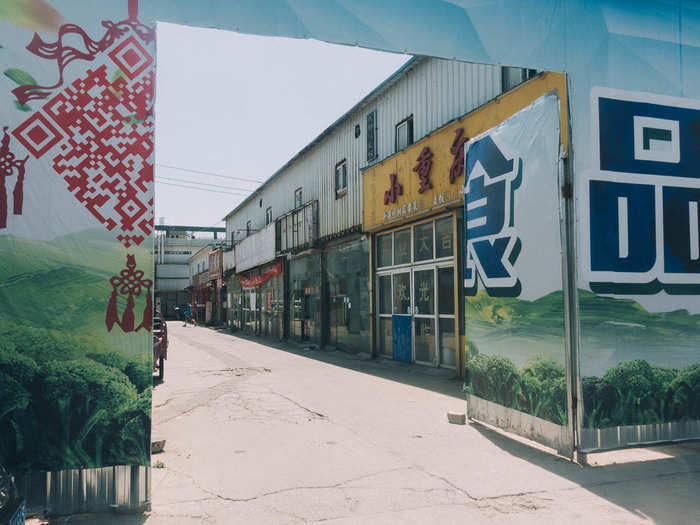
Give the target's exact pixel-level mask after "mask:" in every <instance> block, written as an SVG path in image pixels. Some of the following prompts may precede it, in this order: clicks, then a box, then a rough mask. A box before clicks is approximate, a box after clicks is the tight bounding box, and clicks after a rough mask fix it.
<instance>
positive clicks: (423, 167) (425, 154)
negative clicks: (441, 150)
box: [413, 146, 433, 193]
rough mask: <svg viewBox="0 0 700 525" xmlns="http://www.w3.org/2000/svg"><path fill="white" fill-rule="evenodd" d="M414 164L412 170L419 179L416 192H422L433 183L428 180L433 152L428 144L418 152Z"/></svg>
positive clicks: (430, 187)
mask: <svg viewBox="0 0 700 525" xmlns="http://www.w3.org/2000/svg"><path fill="white" fill-rule="evenodd" d="M416 162H417V163H418V164H416V165H415V166H414V167H413V171H415V172H416V173H417V174H418V178H419V179H420V187H419V188H418V193H423V192H425V191H427V190H429V189H432V187H433V183H432V182H430V178H429V177H430V169H431V168H432V167H433V152H432V151H430V148H429V147H428V146H426V147H424V148H423V151H421V152H420V155H418V158H417V159H416Z"/></svg>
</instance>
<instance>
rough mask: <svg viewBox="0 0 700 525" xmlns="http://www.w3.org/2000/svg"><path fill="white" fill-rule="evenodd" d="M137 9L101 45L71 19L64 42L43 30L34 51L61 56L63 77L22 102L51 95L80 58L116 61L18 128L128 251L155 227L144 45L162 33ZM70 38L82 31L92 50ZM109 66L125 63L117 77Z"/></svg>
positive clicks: (149, 73) (149, 72) (150, 85)
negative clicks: (47, 38)
mask: <svg viewBox="0 0 700 525" xmlns="http://www.w3.org/2000/svg"><path fill="white" fill-rule="evenodd" d="M136 7H137V4H136V2H135V1H134V0H130V2H129V16H130V18H129V19H128V20H125V21H123V22H119V23H116V24H115V23H112V22H103V26H104V27H105V28H106V29H107V31H106V33H105V35H104V37H103V38H102V39H101V40H100V41H98V42H96V41H93V40H91V39H89V37H87V35H86V34H85V32H84V31H83V30H82V29H80V28H79V27H77V26H74V25H71V24H66V25H65V26H63V27H61V29H60V30H59V40H58V42H57V43H56V44H46V43H45V42H43V41H41V39H40V38H39V37H38V36H36V35H35V37H34V40H33V41H32V44H30V46H28V49H29V50H30V51H32V52H33V53H35V54H36V55H38V56H40V57H43V58H50V59H55V60H56V61H57V62H58V67H59V72H60V79H59V83H58V84H56V85H55V86H51V87H41V86H23V87H26V88H31V89H29V90H28V91H26V93H25V92H22V93H19V92H18V93H15V94H16V95H17V97H18V99H19V100H20V101H25V100H31V99H36V98H48V97H49V95H50V92H49V90H51V89H54V88H56V87H59V86H61V85H62V84H63V70H64V68H65V66H66V65H67V64H68V63H69V62H71V61H73V60H77V59H83V60H95V59H96V58H97V56H98V55H100V54H102V55H104V56H102V57H101V58H102V59H105V58H106V59H108V60H109V62H108V63H107V64H102V65H100V66H97V65H96V67H95V68H94V69H89V70H87V71H86V72H85V74H84V75H83V76H82V77H80V78H78V79H76V80H75V81H73V82H72V83H71V84H70V85H68V86H67V87H65V88H64V89H63V90H62V91H61V92H59V93H58V94H56V95H55V96H54V97H52V98H51V99H50V100H49V101H48V102H46V103H45V104H44V106H43V107H42V108H41V110H39V111H36V112H35V113H34V114H33V115H32V116H31V117H30V118H28V119H27V120H26V121H25V122H23V123H22V124H20V126H19V127H17V128H16V129H15V130H13V131H12V134H13V136H14V137H15V138H17V140H18V141H19V142H21V143H22V144H23V145H24V147H25V148H27V150H28V151H29V152H30V153H31V154H32V155H33V156H34V157H36V158H44V157H49V159H48V161H49V163H50V165H51V166H52V167H53V169H54V171H55V172H56V173H57V174H59V175H61V176H63V179H64V180H65V182H66V183H67V189H68V191H70V192H71V193H72V194H73V196H74V197H75V198H76V199H77V200H78V201H79V202H80V203H81V204H82V205H83V206H85V207H86V208H87V209H88V210H89V211H90V213H91V214H92V215H93V216H94V217H95V218H96V219H97V220H99V221H100V222H101V223H102V224H103V225H104V226H105V227H106V228H107V229H108V230H110V231H112V230H115V229H117V231H118V232H119V235H117V239H118V240H119V241H120V242H122V243H123V244H124V246H126V247H127V248H128V247H129V246H131V245H133V244H136V245H138V244H141V243H142V242H143V241H144V239H145V238H146V237H147V236H149V235H150V234H151V232H152V230H153V197H152V193H153V161H152V155H153V121H154V119H153V110H152V108H153V95H154V87H155V75H154V72H153V68H152V67H151V66H152V64H153V57H152V56H151V54H150V53H149V51H148V50H147V49H146V48H145V47H144V45H142V43H141V42H143V43H144V44H148V43H150V42H152V41H153V38H154V32H153V30H152V29H149V28H147V27H146V26H143V25H142V24H140V23H139V22H138V21H137V20H136V11H137V10H136ZM127 33H132V34H129V35H128V36H127ZM66 35H78V36H80V37H81V38H82V41H83V43H84V45H85V47H86V51H84V52H82V51H81V52H79V51H77V50H76V49H75V48H73V47H67V46H65V45H64V44H63V38H64V36H66ZM140 41H141V42H140ZM108 65H109V66H110V69H111V70H114V69H115V68H114V66H116V68H118V69H117V74H114V75H112V76H111V79H110V78H108V75H109V74H108ZM15 91H17V90H15ZM13 93H14V91H13ZM23 93H24V94H23Z"/></svg>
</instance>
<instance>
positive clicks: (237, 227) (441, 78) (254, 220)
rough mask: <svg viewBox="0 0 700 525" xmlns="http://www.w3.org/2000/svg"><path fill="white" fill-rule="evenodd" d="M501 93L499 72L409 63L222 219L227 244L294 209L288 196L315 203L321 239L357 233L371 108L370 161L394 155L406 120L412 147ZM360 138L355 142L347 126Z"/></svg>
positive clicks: (496, 69)
mask: <svg viewBox="0 0 700 525" xmlns="http://www.w3.org/2000/svg"><path fill="white" fill-rule="evenodd" d="M501 91H502V83H501V68H500V67H498V66H489V65H482V64H471V63H465V62H457V61H453V60H443V59H436V58H423V57H417V58H414V59H411V60H409V61H408V62H407V63H406V64H405V65H404V66H403V67H402V68H400V69H399V70H398V71H397V72H396V73H395V74H394V75H393V76H392V77H390V78H389V79H388V80H387V81H385V82H384V83H383V84H381V85H380V86H379V87H377V88H376V89H375V90H374V91H373V92H372V93H370V94H369V95H368V96H367V97H365V98H364V99H363V100H362V101H361V102H359V103H358V104H357V105H356V106H355V107H353V108H352V109H351V110H350V111H348V112H347V113H346V114H345V115H343V116H342V117H341V118H340V119H339V120H338V121H336V122H335V123H334V124H332V125H331V126H330V127H329V128H328V129H326V130H325V131H324V132H323V133H322V134H321V135H320V136H319V137H317V138H316V139H315V140H314V141H313V142H311V143H310V144H309V145H308V146H307V147H306V148H304V149H303V150H302V151H301V152H299V153H298V154H297V155H296V156H295V157H294V158H292V159H291V160H290V161H289V162H288V163H287V164H286V165H285V166H283V167H282V168H281V169H280V170H278V171H277V172H276V173H275V174H274V175H273V176H272V177H270V179H268V181H267V182H265V183H264V184H263V185H262V186H261V187H260V188H259V189H258V190H257V191H256V192H254V193H253V194H252V195H251V196H250V197H248V198H247V199H246V200H245V201H243V203H242V204H241V205H239V206H238V207H237V208H236V209H235V210H233V211H232V212H231V213H230V214H229V215H228V216H227V217H226V235H227V239H229V240H231V239H232V234H233V235H235V239H236V240H239V239H242V238H243V237H245V236H246V234H247V222H248V221H250V226H251V230H252V231H253V232H254V231H257V230H259V229H261V228H262V227H264V226H265V219H266V210H267V209H268V207H271V208H272V214H273V218H276V217H279V216H280V215H282V214H284V213H286V212H288V211H290V210H292V209H293V208H294V204H295V203H294V192H295V190H296V189H298V188H301V189H302V201H303V202H308V201H312V200H317V201H318V203H319V231H318V235H319V237H320V238H321V239H324V238H331V237H335V236H338V235H341V234H342V233H343V232H348V231H350V230H354V229H359V228H360V227H361V226H362V202H361V201H362V179H361V175H360V169H361V168H363V167H365V166H367V165H368V164H369V163H368V162H367V136H366V134H367V129H366V122H367V121H366V115H367V113H368V112H370V111H373V110H375V109H376V115H377V119H376V137H377V138H376V141H377V151H378V155H377V157H376V158H375V159H374V160H373V162H377V161H380V160H382V159H384V158H385V157H387V156H389V155H392V154H393V153H395V142H394V136H395V126H396V124H398V123H399V122H401V121H402V120H404V119H405V118H407V117H409V116H413V140H414V142H415V141H418V140H420V139H421V138H423V137H424V136H425V135H427V134H429V133H430V132H431V131H432V130H434V129H437V128H439V127H440V126H442V125H444V124H445V123H447V122H449V121H450V120H452V119H454V118H457V117H459V116H462V115H464V114H465V113H468V112H469V111H471V110H473V109H475V108H477V107H478V106H480V105H482V104H484V103H485V102H487V101H488V100H491V99H493V98H494V97H496V96H498V95H499V94H500V93H501ZM356 125H359V126H360V135H359V137H357V138H356V137H355V126H356ZM343 160H345V161H346V162H347V193H346V194H345V195H343V196H341V197H339V198H336V191H335V173H334V170H335V166H336V165H337V164H338V163H339V162H341V161H343Z"/></svg>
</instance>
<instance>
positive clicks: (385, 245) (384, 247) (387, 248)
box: [377, 233, 392, 268]
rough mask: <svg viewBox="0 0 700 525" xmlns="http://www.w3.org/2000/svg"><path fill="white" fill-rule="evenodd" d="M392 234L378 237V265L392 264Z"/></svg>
mask: <svg viewBox="0 0 700 525" xmlns="http://www.w3.org/2000/svg"><path fill="white" fill-rule="evenodd" d="M391 264H392V262H391V234H390V233H388V234H386V235H379V236H378V237H377V267H378V268H381V267H382V266H391Z"/></svg>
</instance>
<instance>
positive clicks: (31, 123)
mask: <svg viewBox="0 0 700 525" xmlns="http://www.w3.org/2000/svg"><path fill="white" fill-rule="evenodd" d="M12 134H13V135H14V136H15V137H16V138H17V140H19V141H20V142H21V143H22V145H23V146H24V147H25V148H27V149H28V150H29V152H30V153H31V154H32V155H34V156H35V157H36V158H37V159H38V158H39V157H41V156H42V155H44V154H45V153H46V152H47V151H49V150H50V149H51V148H53V147H54V146H55V145H56V144H58V143H59V142H61V140H62V139H63V135H62V134H61V132H60V131H58V130H57V129H56V128H55V127H54V126H53V125H52V124H51V122H49V120H48V119H47V118H46V117H45V116H44V115H42V114H41V113H39V112H37V113H34V115H32V116H31V117H30V118H28V119H27V120H25V121H24V122H23V123H22V124H21V125H20V126H19V127H18V128H16V129H14V130H13V131H12Z"/></svg>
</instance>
